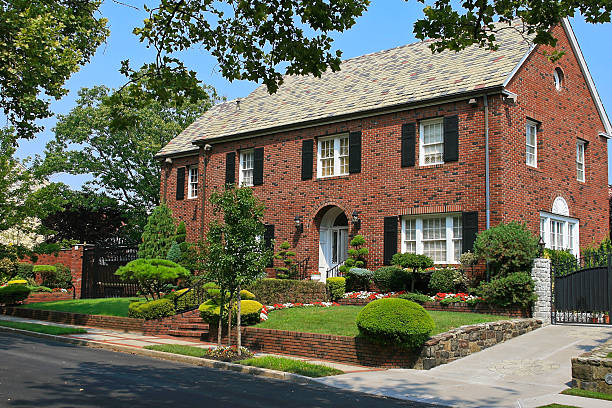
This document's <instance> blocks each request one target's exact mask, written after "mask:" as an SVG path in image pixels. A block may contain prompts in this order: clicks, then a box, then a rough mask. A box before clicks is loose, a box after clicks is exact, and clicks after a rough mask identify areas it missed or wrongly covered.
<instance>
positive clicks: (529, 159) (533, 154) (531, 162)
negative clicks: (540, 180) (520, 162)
mask: <svg viewBox="0 0 612 408" xmlns="http://www.w3.org/2000/svg"><path fill="white" fill-rule="evenodd" d="M525 135H526V137H525V138H526V142H525V163H526V164H527V165H528V166H531V167H538V124H537V123H535V122H531V121H527V128H526V131H525Z"/></svg>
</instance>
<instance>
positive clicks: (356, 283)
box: [344, 268, 374, 292]
mask: <svg viewBox="0 0 612 408" xmlns="http://www.w3.org/2000/svg"><path fill="white" fill-rule="evenodd" d="M344 276H345V278H346V289H347V290H348V291H349V292H352V291H357V290H368V289H370V283H372V278H373V277H374V272H372V271H371V270H369V269H363V268H352V269H351V270H349V271H348V272H346V273H345V275H344Z"/></svg>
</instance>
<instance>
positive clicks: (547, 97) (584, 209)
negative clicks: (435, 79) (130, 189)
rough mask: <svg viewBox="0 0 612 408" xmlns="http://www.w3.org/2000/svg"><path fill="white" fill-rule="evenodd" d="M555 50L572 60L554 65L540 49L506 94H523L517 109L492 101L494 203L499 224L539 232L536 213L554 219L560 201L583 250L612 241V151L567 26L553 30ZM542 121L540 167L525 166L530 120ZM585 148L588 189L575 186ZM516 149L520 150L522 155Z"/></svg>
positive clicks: (527, 61)
mask: <svg viewBox="0 0 612 408" xmlns="http://www.w3.org/2000/svg"><path fill="white" fill-rule="evenodd" d="M552 34H553V35H554V36H555V37H556V38H557V39H558V42H557V47H556V49H557V50H559V51H566V54H565V55H564V56H563V57H562V58H561V59H560V60H559V61H558V62H555V63H552V62H550V61H549V60H548V59H547V58H546V56H545V55H544V54H543V52H544V51H547V52H549V53H550V52H551V51H552V50H551V49H549V48H547V47H538V48H539V49H538V51H539V52H536V53H533V54H531V56H530V57H529V58H528V59H527V60H526V61H525V63H524V65H523V67H522V68H521V69H520V71H519V73H518V75H517V76H516V77H515V78H514V79H513V80H512V81H511V82H510V83H509V84H508V90H510V91H512V92H515V93H516V94H518V102H517V105H516V106H514V107H511V106H508V105H505V104H500V103H499V100H496V101H495V102H494V107H493V112H492V116H493V119H492V123H491V126H492V131H493V132H492V136H493V137H492V139H491V140H492V141H493V145H492V147H491V148H492V152H493V153H494V154H493V155H492V160H491V175H492V179H491V186H492V193H493V196H492V198H491V203H492V205H493V210H494V214H493V216H494V219H495V220H496V222H498V221H500V220H503V221H510V220H519V221H524V222H526V223H527V225H528V226H529V228H530V229H531V230H532V231H534V232H536V233H539V217H538V216H537V211H539V210H543V211H548V212H551V209H552V203H553V201H554V199H555V198H556V197H558V196H561V197H563V198H564V199H565V200H566V201H567V204H568V206H569V212H570V216H571V217H575V218H578V219H579V220H580V247H586V246H589V245H591V244H592V243H593V242H596V243H598V242H600V241H601V240H602V239H604V238H606V237H608V236H609V224H610V222H609V217H610V214H609V201H608V150H607V145H608V143H607V140H606V139H605V138H603V137H600V136H598V133H599V132H600V131H603V130H604V128H603V123H602V122H601V119H600V118H599V115H598V113H597V110H596V108H595V104H594V102H593V100H592V97H591V94H590V92H589V90H588V88H587V84H586V81H585V79H584V77H583V75H582V72H581V71H580V67H579V65H578V60H577V58H576V56H575V55H574V53H573V52H572V49H571V46H570V43H569V40H568V38H567V36H566V35H565V32H564V30H563V29H562V28H561V27H556V28H554V29H553V32H552ZM556 67H560V68H561V69H562V70H563V73H564V77H565V78H564V80H563V87H562V90H561V91H560V92H559V91H557V90H556V89H555V85H554V80H553V73H554V70H555V68H556ZM527 117H528V118H531V119H534V120H536V121H539V122H541V125H540V127H539V130H538V167H537V168H533V167H529V166H527V165H526V164H525V125H526V118H527ZM579 138H580V139H583V140H585V141H586V142H587V146H586V148H585V171H586V182H584V183H583V182H580V181H577V180H576V142H577V139H579ZM517 147H518V148H517Z"/></svg>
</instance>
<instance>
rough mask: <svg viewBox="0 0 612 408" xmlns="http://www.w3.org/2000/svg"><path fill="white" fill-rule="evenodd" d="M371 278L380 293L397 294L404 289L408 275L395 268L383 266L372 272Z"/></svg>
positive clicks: (408, 279) (408, 278)
mask: <svg viewBox="0 0 612 408" xmlns="http://www.w3.org/2000/svg"><path fill="white" fill-rule="evenodd" d="M372 278H373V280H374V283H375V284H376V287H377V288H378V289H379V290H380V291H381V292H398V291H400V290H404V289H406V286H407V285H408V283H409V282H410V273H409V272H406V271H405V270H404V269H402V268H398V267H397V266H383V267H382V268H378V269H377V270H375V271H374V274H373V276H372Z"/></svg>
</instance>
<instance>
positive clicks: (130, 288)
mask: <svg viewBox="0 0 612 408" xmlns="http://www.w3.org/2000/svg"><path fill="white" fill-rule="evenodd" d="M137 258H138V246H137V245H135V244H133V243H131V242H127V241H121V240H116V241H113V242H110V243H106V246H103V245H101V244H98V245H95V246H87V247H85V248H84V250H83V276H82V286H81V297H82V298H103V297H124V296H136V295H137V293H138V285H136V284H135V283H128V282H124V281H122V280H121V279H120V278H119V277H118V276H116V275H115V271H117V269H119V267H121V266H123V265H125V264H127V263H128V262H130V261H133V260H135V259H137Z"/></svg>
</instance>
